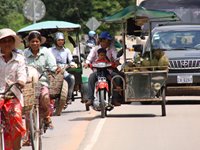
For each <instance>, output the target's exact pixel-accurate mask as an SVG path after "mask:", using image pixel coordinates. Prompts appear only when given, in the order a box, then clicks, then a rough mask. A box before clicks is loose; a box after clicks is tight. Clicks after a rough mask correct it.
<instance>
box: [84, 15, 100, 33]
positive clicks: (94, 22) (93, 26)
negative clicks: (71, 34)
mask: <svg viewBox="0 0 200 150" xmlns="http://www.w3.org/2000/svg"><path fill="white" fill-rule="evenodd" d="M100 25H101V23H100V22H99V21H98V20H97V19H96V18H95V17H92V18H90V19H89V20H88V22H87V23H86V26H87V27H88V28H89V29H90V30H92V31H95V30H96V29H97V28H98V27H99V26H100Z"/></svg>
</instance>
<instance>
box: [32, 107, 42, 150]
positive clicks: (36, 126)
mask: <svg viewBox="0 0 200 150" xmlns="http://www.w3.org/2000/svg"><path fill="white" fill-rule="evenodd" d="M30 133H31V144H32V149H33V150H42V139H41V131H40V122H39V108H35V107H33V108H32V109H31V111H30Z"/></svg>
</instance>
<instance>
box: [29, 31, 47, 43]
mask: <svg viewBox="0 0 200 150" xmlns="http://www.w3.org/2000/svg"><path fill="white" fill-rule="evenodd" d="M33 33H36V34H39V35H40V36H41V44H44V43H45V42H46V38H45V37H44V36H42V35H41V33H40V32H39V31H31V32H29V34H28V36H26V37H25V39H26V40H27V41H28V37H29V36H30V35H31V34H33Z"/></svg>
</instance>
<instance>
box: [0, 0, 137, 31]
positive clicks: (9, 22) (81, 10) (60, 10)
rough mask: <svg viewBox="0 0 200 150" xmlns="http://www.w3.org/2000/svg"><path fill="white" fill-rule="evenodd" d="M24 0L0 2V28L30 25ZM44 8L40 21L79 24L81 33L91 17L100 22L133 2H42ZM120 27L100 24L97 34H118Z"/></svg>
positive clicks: (116, 0)
mask: <svg viewBox="0 0 200 150" xmlns="http://www.w3.org/2000/svg"><path fill="white" fill-rule="evenodd" d="M25 1H26V0H0V4H1V5H0V15H1V19H0V28H5V27H9V28H12V29H13V30H15V31H17V30H18V29H20V28H22V27H24V26H26V25H27V24H31V23H32V21H28V20H27V19H26V18H25V17H24V15H23V11H22V10H23V4H24V2H25ZM42 1H43V2H44V4H45V6H46V15H45V17H44V18H43V19H42V20H41V21H44V20H63V21H68V22H73V23H78V24H81V26H82V32H84V33H86V32H88V31H89V29H88V28H87V27H86V23H87V21H88V20H89V18H91V17H95V18H96V19H97V20H99V21H100V20H101V19H103V18H104V17H106V16H109V15H112V14H114V13H115V12H117V11H119V10H120V9H123V8H124V7H126V6H128V5H130V4H132V3H133V1H134V0H42ZM120 28H121V27H120V26H116V25H108V24H102V25H101V26H100V27H99V28H98V30H97V32H100V31H102V30H109V31H111V33H115V32H116V31H118V32H120Z"/></svg>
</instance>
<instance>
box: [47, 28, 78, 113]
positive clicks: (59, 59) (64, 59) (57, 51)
mask: <svg viewBox="0 0 200 150" xmlns="http://www.w3.org/2000/svg"><path fill="white" fill-rule="evenodd" d="M54 40H55V46H53V47H51V48H50V50H51V52H52V53H53V55H54V57H55V58H56V63H57V65H58V66H59V67H60V69H65V68H66V67H68V66H70V67H72V68H74V67H77V65H76V63H75V62H73V57H72V54H71V51H70V50H69V49H68V48H65V47H64V45H65V36H64V34H63V33H62V32H57V33H56V34H55V38H54ZM64 79H65V80H66V81H67V83H68V98H67V103H71V98H72V94H73V91H74V85H75V77H74V75H72V74H70V73H68V72H67V71H66V70H65V72H64ZM60 105H62V106H61V107H59V110H57V112H56V115H58V116H59V115H60V114H61V111H62V108H63V107H64V105H65V104H60Z"/></svg>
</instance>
